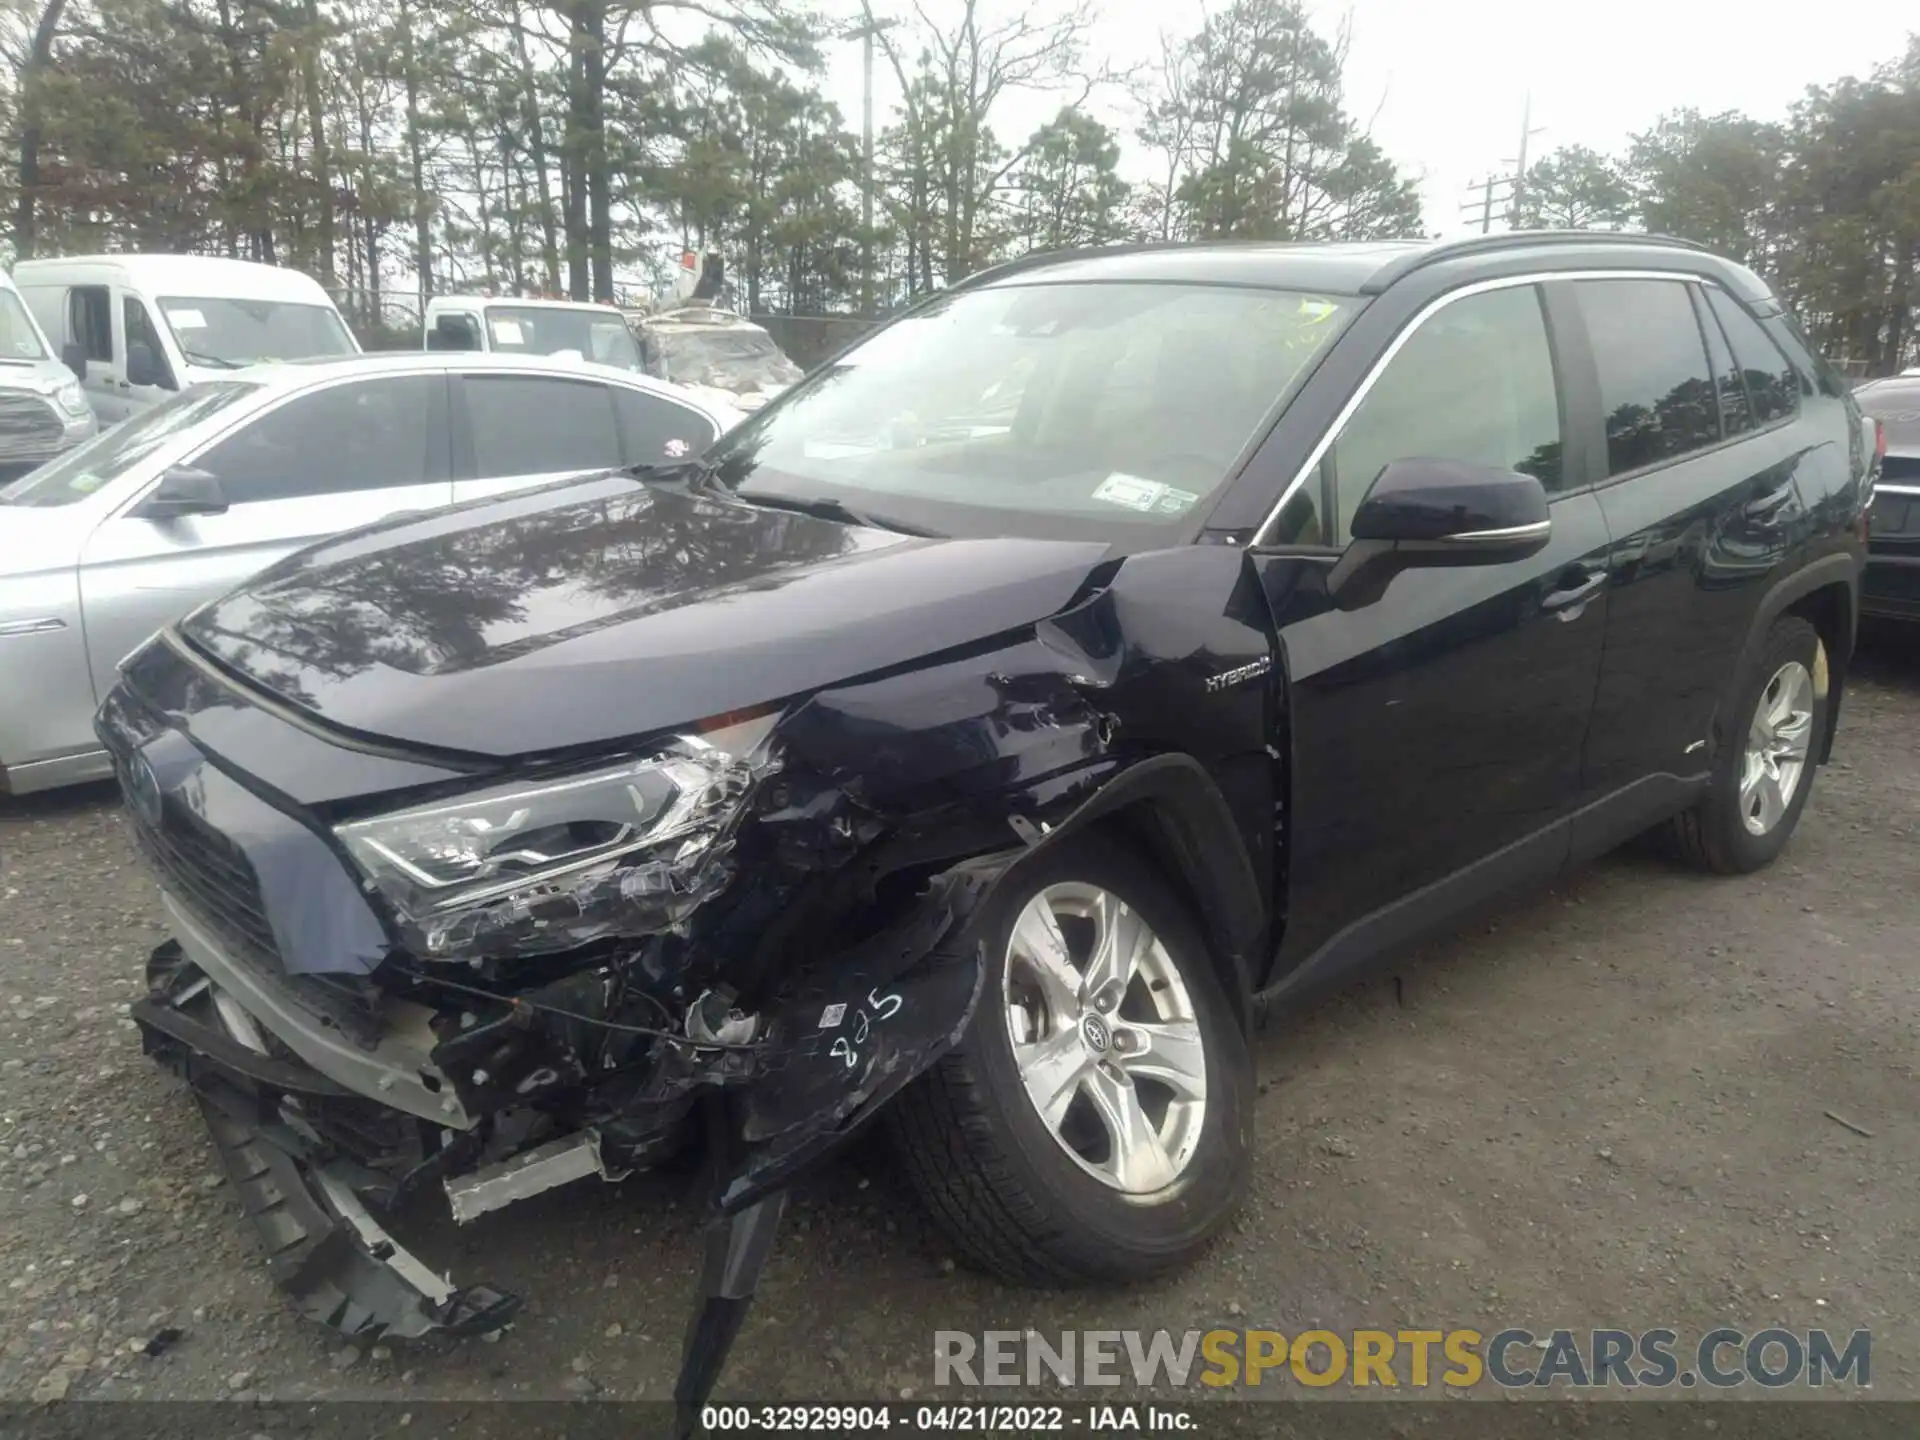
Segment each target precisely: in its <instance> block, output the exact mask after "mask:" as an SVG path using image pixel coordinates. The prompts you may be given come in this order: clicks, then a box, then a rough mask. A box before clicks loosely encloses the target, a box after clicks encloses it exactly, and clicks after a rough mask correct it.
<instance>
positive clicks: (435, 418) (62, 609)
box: [0, 354, 740, 794]
mask: <svg viewBox="0 0 1920 1440" xmlns="http://www.w3.org/2000/svg"><path fill="white" fill-rule="evenodd" d="M739 418H740V417H739V415H738V414H734V413H729V412H727V411H725V410H722V409H720V408H719V407H717V406H714V405H710V404H707V403H705V402H703V401H701V400H699V399H697V398H696V397H694V396H690V395H686V394H683V393H681V392H679V391H677V390H675V389H674V388H673V387H672V386H669V385H662V384H660V383H659V382H658V381H655V380H651V379H648V378H647V377H646V376H643V375H637V374H634V373H632V372H628V371H615V370H608V369H603V368H600V367H597V366H581V365H577V364H574V365H569V364H567V363H565V362H561V361H553V360H543V359H537V358H531V359H511V358H509V357H506V356H491V355H407V354H400V355H392V354H389V355H378V356H373V355H369V356H356V357H354V358H352V359H347V360H335V361H327V362H314V363H309V364H301V365H276V366H260V367H255V368H251V369H247V370H240V371H235V372H234V373H233V374H231V375H229V376H227V377H225V378H224V379H220V380H214V381H209V382H207V383H205V384H202V385H196V386H195V387H193V388H192V389H191V390H188V391H186V392H184V393H183V394H180V395H177V396H175V397H174V398H173V399H172V400H170V401H168V402H167V403H165V404H163V405H157V406H155V407H153V408H152V409H151V410H147V411H144V412H142V413H141V414H140V415H139V416H137V417H136V418H134V419H133V420H130V421H128V422H127V423H126V424H124V425H121V426H119V427H117V428H116V429H113V430H110V431H108V432H107V433H106V434H104V435H101V436H99V437H98V438H97V439H95V440H93V441H91V442H90V443H88V444H86V445H84V446H82V447H81V448H80V449H78V450H75V451H73V452H71V453H70V454H68V455H67V456H65V457H63V458H62V459H60V460H58V461H55V462H54V463H53V464H51V465H47V466H43V467H42V468H41V469H39V470H37V471H35V472H34V473H32V474H31V475H29V476H27V477H26V478H25V479H23V480H20V481H18V482H17V483H16V484H14V485H12V486H10V487H8V488H7V489H5V490H0V677H4V680H3V683H0V793H5V792H8V791H11V792H12V793H14V794H24V793H26V792H28V791H31V790H43V789H47V788H49V787H52V786H57V785H65V784H71V783H73V782H76V781H81V780H87V779H93V778H97V777H100V776H104V775H106V774H108V773H109V765H108V760H107V756H106V754H105V753H104V752H103V751H102V750H101V749H100V745H99V742H98V740H97V739H96V737H95V735H94V732H93V727H92V723H91V722H92V718H93V712H94V709H95V707H96V706H97V705H98V703H99V701H100V699H101V698H102V697H104V696H105V695H106V693H107V691H108V690H109V689H110V688H112V685H113V682H114V674H115V671H114V663H115V662H116V661H117V660H119V659H120V658H121V657H123V656H124V655H126V654H127V652H128V651H130V650H132V649H133V648H134V647H135V646H136V645H138V644H140V642H141V641H143V640H145V639H146V638H147V637H148V636H149V635H151V634H152V633H153V632H154V631H155V630H156V629H158V628H159V627H160V626H162V625H164V624H166V623H167V622H168V621H170V620H176V619H178V618H179V617H180V616H182V615H184V614H185V613H186V612H187V611H188V610H191V609H192V608H193V607H194V606H195V605H196V604H198V603H199V602H201V601H203V600H206V599H208V598H209V597H211V596H215V595H218V594H220V593H221V592H223V591H225V590H228V589H231V588H232V587H233V586H234V585H235V584H237V583H238V582H239V581H241V580H243V579H245V578H246V577H247V576H249V575H251V574H253V572H254V571H256V570H259V569H260V568H261V567H263V566H265V565H267V564H268V563H270V562H271V561H274V560H277V559H278V558H279V557H281V556H282V555H285V554H287V553H288V552H289V551H292V550H295V549H298V548H299V547H300V546H302V545H305V544H307V543H309V542H310V541H313V540H316V539H319V538H321V537H322V536H326V535H332V534H336V533H338V532H340V531H342V530H351V529H354V528H355V527H357V526H362V525H366V524H368V523H370V522H372V521H375V520H378V519H380V518H381V517H383V516H388V515H393V514H396V513H401V512H408V511H420V510H432V509H436V508H439V507H443V506H446V505H450V504H454V503H456V502H459V501H466V500H473V499H478V498H484V497H486V496H490V495H498V494H501V493H503V492H505V491H508V490H518V489H524V488H526V487H528V486H532V485H538V484H541V483H543V482H546V481H551V480H555V479H559V478H562V477H565V476H569V475H578V474H581V473H585V472H596V471H605V470H608V469H610V468H612V467H615V466H619V465H632V464H644V463H657V462H660V461H667V460H678V459H681V458H683V457H685V456H689V455H693V454H696V453H698V452H699V451H701V450H703V449H705V448H706V446H707V445H708V444H710V443H711V442H712V440H713V437H714V436H715V435H717V434H718V433H719V432H720V431H721V430H724V429H725V428H726V427H727V426H729V425H731V424H733V423H735V422H736V421H737V420H738V419H739ZM629 483H631V482H629Z"/></svg>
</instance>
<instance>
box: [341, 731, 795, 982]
mask: <svg viewBox="0 0 1920 1440" xmlns="http://www.w3.org/2000/svg"><path fill="white" fill-rule="evenodd" d="M769 728H771V720H768V721H767V722H766V723H765V724H757V725H746V726H736V727H734V728H733V729H732V730H730V731H722V732H716V733H715V734H714V735H711V736H708V737H706V738H701V737H698V736H681V737H677V738H676V739H675V740H673V741H672V742H671V743H669V744H668V745H666V746H664V747H662V748H661V749H660V750H658V751H657V752H655V753H654V754H651V755H648V756H646V757H644V758H640V759H635V760H628V761H625V762H623V763H621V764H619V765H614V766H609V767H606V768H604V769H599V770H594V771H591V772H588V773H585V774H576V775H570V776H566V777H564V778H555V779H551V780H540V781H520V782H517V783H513V784H507V785H499V786H494V787H491V788H489V789H486V790H481V791H477V792H475V793H473V794H471V795H462V796H459V797H457V798H455V799H452V800H444V801H436V802H434V803H433V804H429V805H420V806H415V807H413V808H411V809H407V810H397V811H395V812H394V813H392V814H390V815H381V816H378V817H376V818H374V819H372V820H361V821H356V822H354V823H353V824H349V825H342V826H340V827H339V829H337V830H336V831H335V832H334V833H335V834H336V835H338V836H339V838H340V841H341V843H342V844H344V845H345V846H346V848H347V853H348V854H349V855H351V856H352V857H353V861H354V863H355V864H356V865H357V866H359V868H360V872H361V874H362V875H363V876H364V877H365V878H366V882H367V885H368V887H369V888H370V889H373V890H376V891H378V892H379V893H380V894H381V895H382V896H383V897H384V898H385V899H386V901H387V902H388V904H389V905H390V906H391V907H392V909H393V913H394V916H395V918H396V919H397V920H398V921H399V924H400V928H401V931H402V938H403V940H404V941H405V943H406V945H407V948H408V949H410V950H411V951H413V953H414V954H415V955H417V956H419V957H420V958H422V959H425V960H480V959H490V958H497V957H505V956H513V955H529V954H541V953H546V952H551V951H555V950H569V949H572V948H574V947H575V946H578V945H584V944H586V943H588V942H589V941H592V940H597V939H600V938H602V937H604V936H608V935H641V934H648V933H652V932H655V931H659V930H664V929H668V928H670V927H671V926H673V925H674V924H676V923H678V922H679V920H680V919H682V918H683V917H684V916H685V915H686V913H687V912H688V911H690V910H691V909H692V908H693V907H694V906H696V905H698V904H700V903H701V902H702V901H704V900H706V899H708V898H710V897H711V896H712V895H713V894H715V893H716V892H717V891H718V890H719V889H720V888H721V887H722V886H723V885H725V883H726V881H727V879H728V877H729V873H730V872H729V870H728V867H727V855H728V852H729V851H730V850H731V848H732V833H733V826H734V822H735V820H736V818H737V817H738V815H739V814H740V812H741V810H742V808H743V807H744V804H745V801H746V797H747V793H748V791H749V790H750V789H751V788H752V786H753V783H754V781H755V779H756V778H757V777H758V775H759V774H760V773H761V772H762V771H763V770H764V769H765V768H766V761H765V756H764V753H763V752H761V751H760V750H759V749H758V748H757V745H758V742H759V741H760V740H761V739H763V738H764V736H765V734H766V731H767V730H768V729H769ZM743 732H757V733H743Z"/></svg>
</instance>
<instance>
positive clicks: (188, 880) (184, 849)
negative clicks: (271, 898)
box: [122, 778, 381, 1049]
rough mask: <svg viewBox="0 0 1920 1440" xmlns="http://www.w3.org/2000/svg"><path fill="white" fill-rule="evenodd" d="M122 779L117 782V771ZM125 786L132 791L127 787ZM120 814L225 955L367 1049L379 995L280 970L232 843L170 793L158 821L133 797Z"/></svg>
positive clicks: (361, 984) (249, 875)
mask: <svg viewBox="0 0 1920 1440" xmlns="http://www.w3.org/2000/svg"><path fill="white" fill-rule="evenodd" d="M122 783H123V788H125V781H124V778H123V782H122ZM128 793H129V794H132V793H133V792H132V790H131V789H130V788H129V789H128ZM127 816H128V820H129V822H130V824H131V825H132V828H133V834H134V839H135V841H136V842H137V843H138V845H139V847H140V850H141V853H142V854H144V855H145V856H146V858H147V861H148V863H150V864H151V865H152V866H153V867H154V869H155V870H156V871H157V872H159V875H160V879H161V882H162V883H163V884H164V885H165V886H166V888H167V889H168V890H169V891H171V892H172V894H173V895H174V896H175V898H176V899H178V900H179V901H180V902H181V903H182V904H183V905H185V906H186V907H187V908H188V909H189V910H191V911H192V912H193V915H194V918H195V919H196V920H198V921H199V922H200V923H201V924H202V925H204V926H206V927H207V929H208V930H210V931H211V932H212V933H213V935H214V938H215V939H217V940H218V941H219V942H220V948H221V949H222V950H223V951H225V952H226V954H227V955H228V956H229V957H230V958H231V959H232V960H234V961H235V962H236V963H238V964H241V965H244V966H246V968H247V969H248V970H249V971H251V972H252V973H253V974H254V975H255V976H256V977H258V978H259V979H260V980H261V981H263V982H264V983H266V984H268V985H271V986H273V987H274V988H276V989H278V990H280V991H281V992H282V993H284V994H286V995H288V996H290V997H291V998H292V999H293V1000H295V1001H296V1002H298V1004H299V1005H300V1006H301V1008H302V1009H304V1010H306V1011H307V1012H308V1013H309V1014H311V1015H312V1016H313V1017H314V1018H315V1019H317V1020H318V1021H320V1023H321V1024H323V1025H326V1026H329V1027H331V1028H334V1029H337V1030H339V1031H340V1032H341V1033H342V1034H343V1035H345V1036H347V1037H348V1038H349V1039H351V1040H352V1041H353V1042H354V1043H355V1044H357V1045H361V1046H364V1047H366V1048H369V1049H370V1048H372V1047H373V1046H374V1045H375V1044H376V1043H378V1041H379V1038H380V1030H381V1024H380V995H379V991H378V990H377V989H376V988H375V987H374V986H373V985H372V984H371V982H369V981H367V980H365V979H361V978H356V977H352V976H333V975H289V974H287V970H286V965H285V964H284V962H283V961H282V960H281V957H280V946H279V942H278V941H277V940H275V938H274V934H273V925H272V924H271V922H269V921H268V919H267V907H266V901H265V899H264V898H263V897H262V896H261V893H260V880H259V877H258V876H257V875H255V874H254V869H253V864H252V862H251V861H249V860H248V859H247V857H246V854H245V853H244V852H243V851H242V850H241V849H240V848H239V846H237V845H235V844H234V843H233V841H231V840H229V839H228V838H227V837H226V836H225V835H222V834H221V833H220V832H219V831H218V830H215V829H214V828H213V827H212V826H210V825H208V824H207V823H206V822H205V821H204V820H202V819H200V817H199V816H197V815H195V814H193V813H192V812H191V811H189V810H188V809H187V808H186V807H185V806H183V805H181V804H180V803H179V802H178V801H177V800H176V799H175V798H174V797H173V796H171V795H168V796H166V797H165V798H164V799H163V800H162V801H161V804H160V819H159V823H158V824H154V823H151V822H150V821H149V820H148V819H147V818H146V817H145V816H143V815H141V814H140V813H139V810H138V809H137V807H135V806H133V805H129V806H128V807H127Z"/></svg>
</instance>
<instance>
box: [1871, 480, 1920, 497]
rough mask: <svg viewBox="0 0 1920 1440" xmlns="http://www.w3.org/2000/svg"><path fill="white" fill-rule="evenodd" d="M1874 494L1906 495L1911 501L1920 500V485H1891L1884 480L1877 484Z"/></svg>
mask: <svg viewBox="0 0 1920 1440" xmlns="http://www.w3.org/2000/svg"><path fill="white" fill-rule="evenodd" d="M1873 493H1874V494H1876V495H1905V496H1907V497H1908V498H1910V499H1914V500H1920V485H1905V484H1899V485H1889V484H1887V483H1886V481H1884V480H1882V481H1878V482H1876V483H1875V485H1874V487H1873Z"/></svg>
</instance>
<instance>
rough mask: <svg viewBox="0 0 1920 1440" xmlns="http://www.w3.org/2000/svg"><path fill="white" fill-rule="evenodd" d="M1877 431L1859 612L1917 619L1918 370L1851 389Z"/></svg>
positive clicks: (1919, 511) (1919, 607)
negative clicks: (1877, 451)
mask: <svg viewBox="0 0 1920 1440" xmlns="http://www.w3.org/2000/svg"><path fill="white" fill-rule="evenodd" d="M1853 395H1854V399H1856V400H1857V401H1859V402H1860V408H1861V409H1862V410H1864V411H1865V412H1866V413H1867V414H1868V415H1869V416H1871V417H1872V418H1873V419H1874V420H1875V421H1876V422H1877V423H1878V425H1879V429H1880V449H1881V460H1880V476H1879V479H1878V480H1877V481H1876V482H1875V485H1874V493H1873V512H1872V515H1871V517H1870V518H1871V522H1872V527H1871V529H1870V530H1869V532H1868V534H1869V539H1868V553H1867V577H1866V584H1865V590H1864V592H1863V594H1862V596H1861V601H1860V604H1861V609H1862V611H1863V612H1864V613H1865V614H1868V615H1877V616H1882V617H1885V618H1887V619H1892V620H1920V370H1909V371H1906V372H1904V373H1902V374H1900V375H1897V376H1894V377H1892V378H1890V379H1885V380H1869V381H1868V382H1866V383H1865V384H1863V385H1860V386H1858V387H1857V388H1855V390H1854V392H1853Z"/></svg>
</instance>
